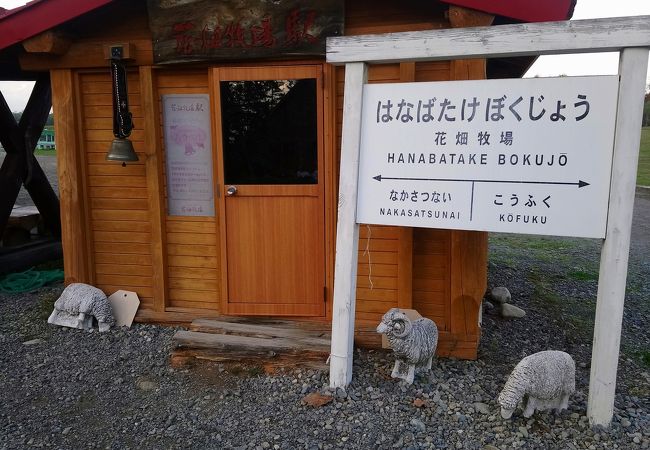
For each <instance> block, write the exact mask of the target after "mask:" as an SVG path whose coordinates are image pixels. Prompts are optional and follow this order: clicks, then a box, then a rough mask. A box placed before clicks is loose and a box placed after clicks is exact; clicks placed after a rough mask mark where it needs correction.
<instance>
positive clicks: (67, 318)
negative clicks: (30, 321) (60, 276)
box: [47, 283, 115, 331]
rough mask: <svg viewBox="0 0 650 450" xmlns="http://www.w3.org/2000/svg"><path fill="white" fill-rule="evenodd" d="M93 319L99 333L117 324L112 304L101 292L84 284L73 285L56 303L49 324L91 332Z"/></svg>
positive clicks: (65, 290) (67, 288) (64, 291)
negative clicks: (95, 321) (95, 320)
mask: <svg viewBox="0 0 650 450" xmlns="http://www.w3.org/2000/svg"><path fill="white" fill-rule="evenodd" d="M93 317H94V318H95V319H97V325H98V327H99V331H108V330H109V329H110V328H111V326H113V325H114V324H115V318H114V317H113V311H112V309H111V304H110V303H109V301H108V298H106V294H104V293H103V292H102V291H101V290H99V289H97V288H96V287H94V286H90V285H89V284H83V283H72V284H70V285H69V286H68V287H66V288H65V289H64V290H63V292H62V293H61V296H60V297H59V298H58V300H57V301H56V302H54V311H52V314H51V315H50V317H49V318H48V319H47V322H48V323H51V324H54V325H60V326H64V327H70V328H79V329H82V330H91V329H92V327H93Z"/></svg>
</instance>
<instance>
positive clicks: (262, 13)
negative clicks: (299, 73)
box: [147, 0, 344, 64]
mask: <svg viewBox="0 0 650 450" xmlns="http://www.w3.org/2000/svg"><path fill="white" fill-rule="evenodd" d="M147 5H148V9H149V27H150V28H151V31H152V34H153V50H154V61H155V62H156V63H157V64H160V63H175V62H187V61H206V60H241V59H253V58H272V57H279V56H289V57H292V56H320V55H324V54H325V38H326V37H328V36H340V35H342V34H343V13H344V11H343V0H319V1H317V2H308V1H306V0H274V1H269V0H225V1H219V2H215V1H212V0H148V1H147Z"/></svg>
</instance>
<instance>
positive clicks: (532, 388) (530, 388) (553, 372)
mask: <svg viewBox="0 0 650 450" xmlns="http://www.w3.org/2000/svg"><path fill="white" fill-rule="evenodd" d="M575 390H576V364H575V362H574V361H573V358H571V355H569V354H568V353H564V352H560V351H556V350H547V351H543V352H539V353H535V354H532V355H530V356H526V357H525V358H524V359H522V360H521V361H519V364H517V365H516V366H515V368H514V370H513V371H512V373H511V374H510V376H509V377H508V381H506V384H505V386H504V387H503V390H502V391H501V393H500V394H499V400H498V402H499V405H501V417H503V418H504V419H509V418H510V417H511V416H512V413H513V412H514V411H515V409H516V408H517V405H518V404H519V403H520V402H522V403H523V404H522V408H523V410H524V417H530V416H532V415H533V413H534V412H535V410H539V411H543V410H546V409H555V410H556V411H557V412H560V411H562V410H563V409H567V408H568V406H569V396H570V395H571V394H573V392H574V391H575Z"/></svg>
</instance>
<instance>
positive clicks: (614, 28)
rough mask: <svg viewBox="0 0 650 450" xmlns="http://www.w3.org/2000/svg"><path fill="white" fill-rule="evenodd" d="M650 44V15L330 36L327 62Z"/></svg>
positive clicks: (540, 52) (432, 58) (607, 49)
mask: <svg viewBox="0 0 650 450" xmlns="http://www.w3.org/2000/svg"><path fill="white" fill-rule="evenodd" d="M648 46H650V16H636V17H612V18H606V19H589V20H576V21H570V22H568V21H564V22H544V23H527V24H516V25H499V26H494V27H476V28H470V29H464V28H451V29H445V30H427V31H414V32H405V33H390V34H378V35H365V36H345V37H331V38H327V62H328V63H331V64H346V63H350V62H356V61H365V62H367V63H391V62H399V61H424V60H426V61H440V60H446V59H466V58H484V57H487V56H489V57H490V58H498V57H505V56H525V55H559V54H563V53H591V52H612V51H619V50H621V49H623V48H626V47H648Z"/></svg>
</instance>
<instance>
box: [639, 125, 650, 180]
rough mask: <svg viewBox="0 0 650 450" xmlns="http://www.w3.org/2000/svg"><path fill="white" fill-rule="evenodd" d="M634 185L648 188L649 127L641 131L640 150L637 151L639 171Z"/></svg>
mask: <svg viewBox="0 0 650 450" xmlns="http://www.w3.org/2000/svg"><path fill="white" fill-rule="evenodd" d="M636 184H638V185H641V186H650V127H645V128H642V129H641V150H640V151H639V171H638V172H637V175H636Z"/></svg>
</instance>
